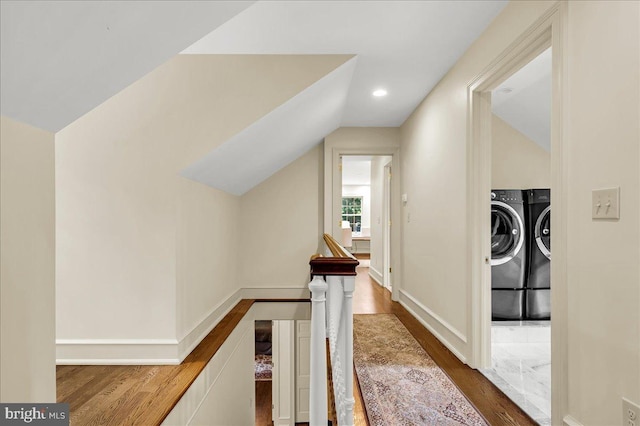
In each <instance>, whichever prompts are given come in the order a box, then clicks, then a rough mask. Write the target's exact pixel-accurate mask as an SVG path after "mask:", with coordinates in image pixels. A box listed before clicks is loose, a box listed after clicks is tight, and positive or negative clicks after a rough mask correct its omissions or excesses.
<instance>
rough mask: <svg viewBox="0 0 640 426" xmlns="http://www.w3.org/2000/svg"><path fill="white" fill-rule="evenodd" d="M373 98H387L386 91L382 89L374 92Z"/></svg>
mask: <svg viewBox="0 0 640 426" xmlns="http://www.w3.org/2000/svg"><path fill="white" fill-rule="evenodd" d="M373 96H375V97H376V98H381V97H383V96H387V91H386V90H384V89H378V90H374V92H373Z"/></svg>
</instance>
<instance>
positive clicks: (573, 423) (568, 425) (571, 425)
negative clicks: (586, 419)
mask: <svg viewBox="0 0 640 426" xmlns="http://www.w3.org/2000/svg"><path fill="white" fill-rule="evenodd" d="M562 423H563V424H564V426H582V423H580V422H579V421H577V420H576V419H575V418H573V417H572V416H570V415H566V416H564V418H563V419H562Z"/></svg>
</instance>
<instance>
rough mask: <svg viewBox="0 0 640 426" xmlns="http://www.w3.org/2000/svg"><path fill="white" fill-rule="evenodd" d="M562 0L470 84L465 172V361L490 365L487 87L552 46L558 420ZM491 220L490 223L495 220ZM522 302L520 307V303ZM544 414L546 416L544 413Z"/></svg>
mask: <svg viewBox="0 0 640 426" xmlns="http://www.w3.org/2000/svg"><path fill="white" fill-rule="evenodd" d="M565 13H566V5H563V4H561V3H558V4H556V5H554V6H553V7H551V8H550V9H549V10H548V12H547V13H546V14H545V15H544V16H542V17H541V18H540V19H539V20H538V21H537V22H536V23H534V24H533V25H532V26H531V27H530V28H529V29H527V30H526V31H525V32H524V33H523V35H522V36H521V37H520V38H519V39H517V40H516V41H515V42H514V43H512V44H511V45H510V46H509V48H507V49H506V50H505V52H503V53H502V54H501V55H499V56H498V57H497V58H496V59H495V60H494V61H493V62H492V63H491V64H490V65H489V66H488V67H487V68H486V69H485V70H484V71H483V72H482V73H480V74H479V75H478V76H477V77H476V78H475V79H474V80H473V81H472V82H471V83H470V84H469V86H468V94H469V104H468V105H469V138H468V150H469V153H470V156H469V175H468V177H469V178H468V185H469V192H468V205H469V207H470V208H469V214H468V216H467V217H468V226H469V232H470V234H469V237H470V241H471V243H470V252H469V253H470V256H471V257H470V274H469V280H470V283H471V287H470V288H471V300H472V303H471V310H472V315H471V320H470V321H471V322H470V329H471V337H472V341H471V344H472V356H471V364H472V365H473V366H474V367H476V368H478V369H483V368H490V367H491V362H492V360H491V352H492V345H491V343H492V339H491V332H492V327H491V326H492V275H493V274H492V265H491V263H492V262H491V244H492V243H491V233H492V228H491V227H490V226H487V224H490V223H491V197H490V196H489V195H490V194H491V189H492V188H491V186H492V177H491V172H492V169H491V163H492V156H493V155H492V154H493V153H492V149H491V148H492V121H493V119H492V110H491V104H492V103H491V101H492V91H493V90H494V89H496V88H498V87H499V86H500V84H501V83H503V82H504V81H505V80H507V79H508V78H509V77H510V76H511V75H513V74H515V73H516V71H518V70H519V69H520V68H522V67H523V66H524V65H525V64H527V63H529V62H530V61H531V60H532V59H534V58H536V57H537V56H538V55H540V53H542V52H544V51H545V50H547V49H548V48H549V47H552V51H551V63H552V71H551V114H550V117H551V119H550V123H551V125H550V135H551V137H550V141H551V147H550V152H551V154H550V155H551V157H550V169H551V180H550V189H551V198H552V200H551V201H552V203H553V206H554V207H553V210H552V211H551V215H550V218H551V220H552V221H553V224H554V233H553V234H552V235H550V241H552V245H553V247H554V262H553V267H552V268H551V273H550V275H551V278H550V280H551V282H553V283H554V284H553V287H554V289H553V292H552V293H551V317H552V318H553V324H554V327H553V329H552V330H551V331H550V334H551V359H552V364H551V390H552V394H553V395H555V396H554V397H553V402H554V404H552V413H551V414H552V415H551V418H552V419H553V423H557V422H560V421H561V418H562V416H561V415H562V413H563V412H564V410H565V409H566V406H565V405H566V392H567V387H568V377H567V374H566V371H565V370H566V368H563V367H566V362H567V352H568V347H567V341H566V335H567V323H568V318H567V312H566V306H567V289H566V262H565V261H564V259H566V241H567V233H566V218H567V207H566V201H565V200H566V194H567V170H568V167H567V157H566V155H565V152H566V141H565V139H566V138H565V137H564V130H565V129H566V127H564V117H566V103H564V102H563V99H564V95H563V87H565V86H566V81H565V80H564V73H563V70H564V69H565V62H566V59H565V56H564V54H563V52H564V50H563V46H564V45H565V41H564V38H563V36H564V33H563V28H564V27H563V25H564V21H563V16H565ZM494 224H495V223H494ZM523 309H524V308H523ZM548 421H549V422H550V421H551V419H548Z"/></svg>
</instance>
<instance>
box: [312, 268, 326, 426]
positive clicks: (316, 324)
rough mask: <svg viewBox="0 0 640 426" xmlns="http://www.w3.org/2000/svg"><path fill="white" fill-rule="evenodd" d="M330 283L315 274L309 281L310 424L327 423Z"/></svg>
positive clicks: (314, 425)
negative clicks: (327, 306)
mask: <svg viewBox="0 0 640 426" xmlns="http://www.w3.org/2000/svg"><path fill="white" fill-rule="evenodd" d="M327 288H328V285H327V283H326V282H325V281H324V279H322V277H319V276H317V275H316V276H315V277H313V279H312V280H311V282H310V283H309V290H310V291H311V371H310V373H311V374H310V378H309V380H310V383H309V388H310V389H309V403H310V407H309V424H310V426H326V424H327V420H328V419H327V358H326V354H327V352H326V343H325V342H326V329H325V324H326V323H325V321H326V319H325V302H326V297H325V294H326V292H327Z"/></svg>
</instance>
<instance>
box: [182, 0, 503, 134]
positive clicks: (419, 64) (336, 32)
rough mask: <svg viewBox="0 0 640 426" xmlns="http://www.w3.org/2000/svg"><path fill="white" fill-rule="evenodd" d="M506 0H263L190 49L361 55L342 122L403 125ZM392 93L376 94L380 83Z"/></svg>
mask: <svg viewBox="0 0 640 426" xmlns="http://www.w3.org/2000/svg"><path fill="white" fill-rule="evenodd" d="M506 4H507V1H506V0H499V1H262V2H258V3H256V4H254V5H253V6H251V7H249V8H248V9H246V10H245V11H243V12H242V13H240V14H238V15H237V16H235V17H234V18H232V19H230V20H229V21H228V22H226V23H225V24H223V25H221V26H220V27H219V28H217V29H216V30H215V31H213V32H212V33H211V34H209V35H207V36H206V37H204V38H203V39H201V40H200V41H198V42H196V43H195V44H193V45H192V46H191V47H189V48H187V49H185V50H184V52H183V53H199V54H203V53H216V54H220V53H234V54H238V53H246V54H273V53H280V54H327V53H330V54H336V53H338V54H356V55H358V66H357V67H356V69H355V72H354V76H353V81H352V82H351V85H350V86H349V88H348V96H347V105H346V109H345V111H344V115H343V117H342V120H341V126H380V127H386V126H391V127H395V126H399V125H401V124H402V123H403V122H404V120H406V118H407V117H408V116H409V114H410V113H411V112H412V111H413V110H414V109H415V108H416V106H417V105H418V104H419V103H420V101H421V100H422V99H423V98H424V97H425V96H426V95H427V93H429V91H430V90H431V89H432V88H433V87H434V86H435V84H436V83H437V82H438V81H439V80H440V79H441V78H442V77H443V76H444V75H445V74H446V72H447V71H448V70H449V69H450V68H451V67H452V66H453V64H454V63H455V62H456V61H457V60H458V58H459V57H460V56H461V55H462V54H463V53H464V52H465V50H467V48H468V47H469V46H470V45H471V43H472V42H473V41H474V40H475V39H476V38H477V37H478V36H479V35H480V34H481V33H482V31H483V30H484V29H485V28H486V27H487V26H488V25H489V23H490V22H491V21H492V20H493V18H494V17H495V16H496V15H497V14H498V13H499V12H500V11H501V10H502V8H503V7H504V6H505V5H506ZM380 87H383V88H386V89H387V91H388V93H389V94H388V96H387V97H385V98H374V97H372V96H371V93H372V92H373V90H375V89H376V88H380Z"/></svg>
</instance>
